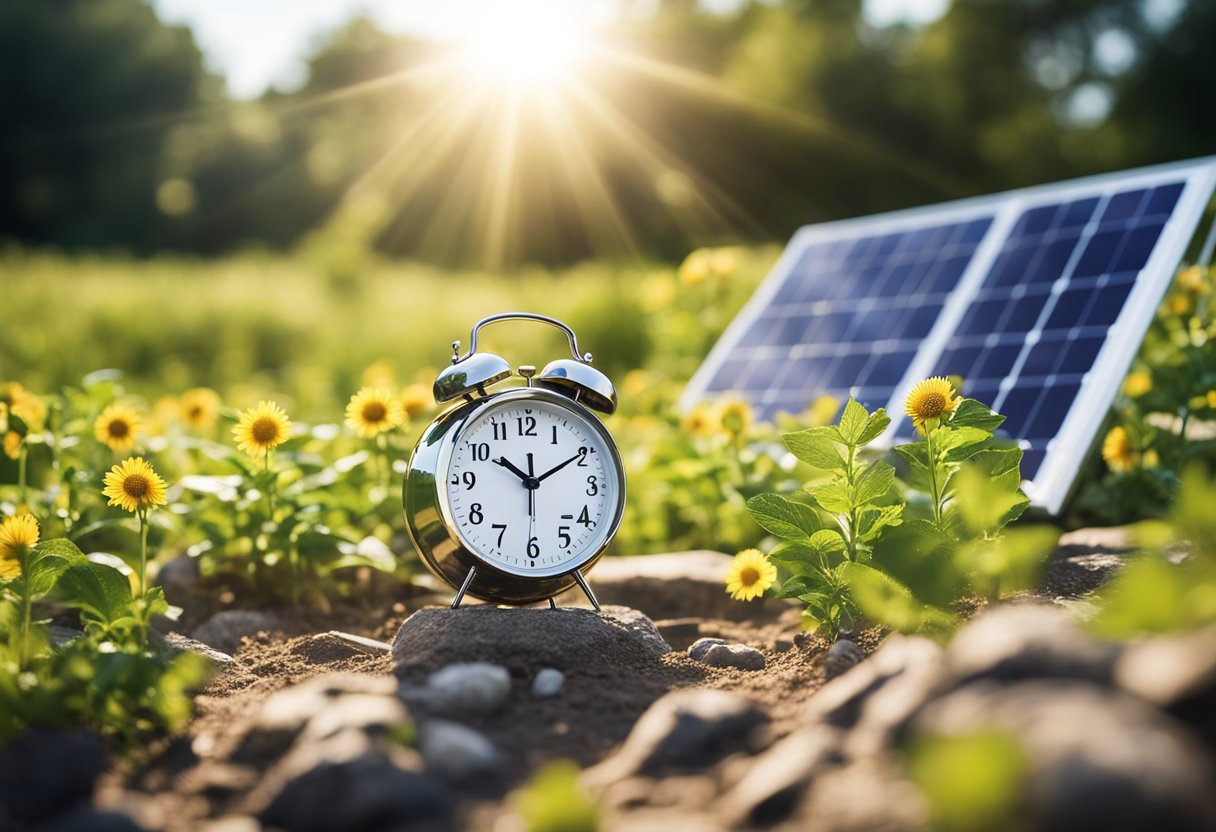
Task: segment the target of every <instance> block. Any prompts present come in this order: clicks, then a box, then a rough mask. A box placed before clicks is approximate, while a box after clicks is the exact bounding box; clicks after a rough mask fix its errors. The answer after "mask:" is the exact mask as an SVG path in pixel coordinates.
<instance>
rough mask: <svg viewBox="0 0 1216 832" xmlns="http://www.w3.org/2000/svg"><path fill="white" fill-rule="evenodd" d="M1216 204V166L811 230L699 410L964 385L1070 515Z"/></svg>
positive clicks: (737, 324) (799, 239) (720, 348)
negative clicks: (1075, 489) (1167, 297)
mask: <svg viewBox="0 0 1216 832" xmlns="http://www.w3.org/2000/svg"><path fill="white" fill-rule="evenodd" d="M1214 187H1216V157H1214V158H1209V159H1202V160H1197V161H1193V162H1186V163H1180V164H1175V165H1165V166H1160V167H1156V168H1148V169H1144V170H1140V171H1130V172H1125V173H1120V174H1108V175H1104V176H1099V177H1090V178H1087V179H1081V180H1076V181H1073V182H1065V183H1058V184H1055V185H1047V186H1039V187H1035V188H1028V189H1023V190H1020V191H1012V192H1009V193H1005V194H998V195H995V196H990V197H982V198H979V199H971V200H963V201H960V202H956V203H948V204H945V205H941V206H930V207H928V208H918V209H912V210H909V211H900V212H895V213H891V214H884V215H878V216H874V217H865V218H860V219H856V220H845V221H842V222H835V223H826V224H822V225H817V226H808V227H806V228H803V229H801V230H800V231H799V232H798V233H797V234H796V235H795V237H794V239H793V240H792V241H791V243H790V245H789V246H788V247H787V249H786V251H785V252H784V253H783V255H782V257H781V259H780V260H779V261H778V263H777V265H776V266H775V267H774V269H773V271H772V273H771V274H770V275H769V277H768V278H767V279H766V280H765V282H764V284H763V285H762V286H761V288H760V289H759V290H758V291H757V293H756V295H755V296H754V297H753V298H752V300H751V301H749V303H748V304H747V306H746V307H745V308H744V310H743V311H742V312H741V313H740V314H739V316H738V317H737V318H736V320H735V321H734V322H733V323H732V324H731V326H730V327H729V328H728V329H727V331H726V332H725V333H724V334H723V336H722V338H721V340H720V341H719V342H718V344H716V345H715V347H714V349H713V350H712V351H711V353H710V355H709V357H708V358H707V359H706V361H705V363H704V364H703V365H702V367H701V369H700V370H699V371H698V372H697V374H696V375H695V376H694V377H693V379H692V381H691V382H690V383H689V386H688V388H687V390H686V391H685V395H684V399H683V404H684V405H685V406H686V407H687V406H691V404H692V403H694V402H696V401H698V400H701V399H703V398H712V397H715V396H718V395H722V394H726V393H730V394H734V395H742V396H743V397H744V398H746V399H747V400H748V401H749V403H750V404H751V405H752V406H753V408H754V409H755V410H756V411H757V413H758V415H759V416H760V417H761V418H771V417H772V416H773V415H774V414H775V413H776V412H777V411H779V410H787V411H794V412H796V411H800V410H801V409H803V408H804V407H805V406H806V405H807V404H808V402H809V401H810V400H811V399H812V398H814V397H815V396H817V395H821V394H832V395H836V396H838V397H840V398H842V399H843V398H845V397H846V396H848V395H854V396H856V397H857V398H858V399H859V400H860V401H862V402H863V403H864V404H866V405H867V406H868V407H870V408H874V407H878V406H884V405H885V406H886V407H887V409H888V411H889V412H890V413H891V415H892V416H893V417H894V422H893V424H892V427H891V429H890V431H889V432H888V435H887V437H886V439H888V440H891V439H895V440H907V439H910V438H911V436H912V426H911V424H910V422H909V421H908V420H907V419H905V418H902V417H900V416H899V415H898V414H899V413H900V411H901V410H902V402H903V399H904V397H905V396H906V394H907V391H908V390H909V389H910V387H911V385H912V384H913V383H915V382H916V381H917V380H919V379H921V378H926V377H928V376H930V375H944V374H957V375H960V376H962V377H963V379H964V388H963V392H964V393H965V394H966V395H968V396H971V397H972V398H976V399H979V400H980V401H983V402H985V403H987V404H990V405H992V406H993V407H994V408H995V409H997V410H999V411H1000V412H1001V413H1003V414H1005V416H1006V417H1007V420H1006V423H1005V426H1004V427H1005V430H1006V431H1007V433H1008V435H1009V436H1011V437H1012V438H1014V439H1016V440H1017V441H1018V443H1019V444H1020V445H1021V446H1022V448H1023V450H1024V452H1025V457H1024V461H1023V466H1022V473H1023V476H1024V477H1025V478H1026V479H1027V481H1028V482H1027V484H1026V488H1027V493H1028V494H1029V495H1030V497H1031V499H1032V500H1033V501H1034V502H1035V503H1036V504H1038V505H1041V506H1044V507H1046V508H1047V509H1048V510H1050V511H1052V512H1058V511H1059V509H1060V508H1061V506H1062V505H1063V502H1064V500H1065V498H1066V497H1067V495H1068V492H1069V490H1070V488H1071V485H1072V482H1073V480H1074V479H1075V477H1076V473H1077V470H1078V469H1079V467H1080V464H1081V462H1082V461H1083V456H1084V449H1087V448H1088V447H1089V445H1090V443H1091V442H1092V440H1093V436H1094V434H1095V432H1096V431H1097V429H1098V427H1099V426H1100V424H1101V421H1102V419H1103V417H1104V416H1105V414H1106V411H1107V409H1108V408H1109V407H1110V404H1111V401H1112V400H1113V398H1114V395H1115V392H1116V391H1117V389H1118V385H1119V382H1120V381H1121V379H1122V377H1123V374H1124V373H1126V371H1127V367H1128V365H1129V364H1130V363H1131V360H1132V359H1133V358H1134V356H1135V352H1136V350H1137V348H1138V347H1139V344H1140V341H1141V339H1142V338H1143V335H1144V331H1145V330H1146V329H1147V327H1148V325H1149V323H1150V321H1151V320H1152V316H1153V313H1154V311H1155V309H1156V307H1157V305H1158V304H1159V303H1160V301H1161V298H1162V296H1163V295H1164V293H1165V291H1166V289H1167V288H1168V285H1169V282H1170V279H1171V278H1172V275H1173V270H1174V268H1175V267H1176V266H1177V264H1178V261H1179V260H1180V259H1181V257H1182V255H1183V253H1184V250H1185V247H1186V244H1187V242H1188V241H1189V240H1190V238H1191V236H1192V235H1193V233H1194V231H1195V227H1196V226H1197V224H1198V222H1199V220H1200V218H1201V216H1202V213H1203V210H1204V207H1205V206H1206V205H1207V202H1208V199H1209V198H1210V196H1211V194H1212V190H1213V188H1214Z"/></svg>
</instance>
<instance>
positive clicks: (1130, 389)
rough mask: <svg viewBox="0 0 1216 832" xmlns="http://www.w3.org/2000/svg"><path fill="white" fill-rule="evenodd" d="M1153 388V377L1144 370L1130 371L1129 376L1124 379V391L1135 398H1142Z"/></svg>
mask: <svg viewBox="0 0 1216 832" xmlns="http://www.w3.org/2000/svg"><path fill="white" fill-rule="evenodd" d="M1152 389H1153V377H1152V376H1150V375H1149V374H1148V373H1146V372H1145V371H1144V370H1136V371H1135V372H1132V373H1128V374H1127V378H1125V379H1123V392H1124V393H1126V394H1127V395H1129V396H1131V397H1132V398H1133V399H1138V398H1140V397H1141V396H1143V395H1144V394H1145V393H1147V392H1148V391H1150V390H1152Z"/></svg>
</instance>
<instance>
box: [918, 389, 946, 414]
mask: <svg viewBox="0 0 1216 832" xmlns="http://www.w3.org/2000/svg"><path fill="white" fill-rule="evenodd" d="M945 410H946V397H945V396H943V395H942V394H941V393H928V394H926V395H925V397H924V398H923V399H921V400H920V415H921V417H922V418H924V419H936V418H937V417H938V416H941V415H942V413H943V412H945Z"/></svg>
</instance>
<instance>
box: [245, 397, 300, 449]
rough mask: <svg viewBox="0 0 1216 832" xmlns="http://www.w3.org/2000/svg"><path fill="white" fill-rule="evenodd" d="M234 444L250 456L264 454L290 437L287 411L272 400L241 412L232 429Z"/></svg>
mask: <svg viewBox="0 0 1216 832" xmlns="http://www.w3.org/2000/svg"><path fill="white" fill-rule="evenodd" d="M232 436H233V438H234V439H236V446H237V447H238V448H240V449H241V450H242V451H244V452H245V453H247V454H249V455H250V456H264V455H266V454H268V453H270V451H271V450H272V449H273V448H276V447H278V446H279V445H282V444H283V443H284V442H286V441H287V440H288V439H289V438H290V437H291V420H290V419H288V418H287V411H285V410H283V408H281V407H279V406H278V405H277V404H275V403H274V402H258V405H257V407H251V408H249V409H248V410H246V411H245V412H244V413H242V414H241V420H240V422H238V423H237V425H236V426H235V427H234V428H233V429H232Z"/></svg>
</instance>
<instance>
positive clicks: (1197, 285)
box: [1178, 266, 1208, 295]
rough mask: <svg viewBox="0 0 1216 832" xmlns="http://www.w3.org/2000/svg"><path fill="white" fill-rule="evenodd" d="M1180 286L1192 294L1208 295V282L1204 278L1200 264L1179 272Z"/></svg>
mask: <svg viewBox="0 0 1216 832" xmlns="http://www.w3.org/2000/svg"><path fill="white" fill-rule="evenodd" d="M1178 287H1179V288H1180V289H1182V290H1183V291H1184V292H1190V293H1191V294H1192V295H1206V294H1207V292H1208V282H1207V281H1206V280H1204V277H1203V269H1201V268H1200V267H1199V266H1191V267H1190V268H1188V269H1183V270H1182V271H1181V272H1180V273H1179V274H1178Z"/></svg>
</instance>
